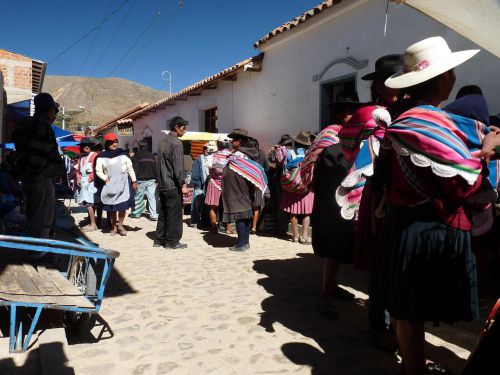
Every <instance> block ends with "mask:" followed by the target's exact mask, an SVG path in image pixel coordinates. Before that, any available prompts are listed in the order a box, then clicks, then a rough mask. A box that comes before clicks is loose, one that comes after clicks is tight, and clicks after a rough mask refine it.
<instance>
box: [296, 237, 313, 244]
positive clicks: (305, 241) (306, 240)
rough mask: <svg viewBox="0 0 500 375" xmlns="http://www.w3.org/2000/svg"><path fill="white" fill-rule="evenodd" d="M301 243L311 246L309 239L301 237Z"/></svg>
mask: <svg viewBox="0 0 500 375" xmlns="http://www.w3.org/2000/svg"><path fill="white" fill-rule="evenodd" d="M299 243H301V244H302V245H310V244H311V240H310V239H309V238H304V237H299Z"/></svg>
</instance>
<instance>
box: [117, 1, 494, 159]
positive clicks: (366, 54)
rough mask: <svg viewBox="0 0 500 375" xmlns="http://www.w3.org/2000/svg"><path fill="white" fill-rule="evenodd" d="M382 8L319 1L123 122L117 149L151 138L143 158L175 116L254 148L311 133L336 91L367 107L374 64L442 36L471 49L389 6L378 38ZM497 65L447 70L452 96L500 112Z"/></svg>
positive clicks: (481, 61) (486, 57)
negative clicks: (350, 91)
mask: <svg viewBox="0 0 500 375" xmlns="http://www.w3.org/2000/svg"><path fill="white" fill-rule="evenodd" d="M385 9H386V0H343V1H340V2H338V1H332V0H329V1H325V2H323V3H321V4H320V5H318V6H317V7H315V8H313V9H311V10H310V11H308V12H306V13H305V14H303V15H301V16H299V17H297V18H295V19H294V20H292V21H290V22H288V23H286V24H284V25H281V26H280V27H278V28H276V29H275V30H273V31H271V32H270V33H269V34H267V35H266V36H265V37H263V38H262V39H260V40H259V41H258V42H256V43H255V47H256V49H257V51H258V52H257V54H256V56H255V57H254V58H252V59H248V60H245V61H243V62H241V63H239V64H236V65H234V66H232V67H230V68H228V69H226V70H224V71H222V72H219V73H217V74H215V75H214V76H212V77H208V78H206V79H204V80H202V81H200V82H198V83H196V84H194V85H192V86H190V87H188V88H186V89H184V90H182V91H180V92H179V93H177V94H175V95H174V96H172V97H171V98H170V99H165V100H163V101H160V102H158V103H155V104H152V105H149V106H148V107H146V108H144V109H142V110H140V111H138V112H135V113H134V114H133V115H132V116H130V117H129V118H128V121H129V123H130V124H133V128H134V131H133V133H134V134H133V135H132V136H131V137H132V138H130V137H123V139H122V140H121V142H122V144H125V143H128V144H130V145H132V144H134V143H135V142H136V141H137V140H139V139H141V138H143V137H152V138H151V139H152V144H153V149H154V150H156V145H158V142H159V140H160V138H161V137H162V133H161V130H163V129H165V127H166V123H167V120H169V119H170V118H172V117H174V116H178V115H179V116H182V117H184V118H185V119H187V120H188V121H189V122H190V126H189V130H195V131H205V130H209V131H217V130H218V131H219V132H224V133H227V132H229V131H230V130H232V129H233V128H245V129H247V130H248V131H249V133H250V135H252V136H254V137H256V138H257V139H259V141H260V142H261V144H262V146H263V147H268V146H270V145H272V144H274V143H275V142H276V141H277V140H278V139H279V137H280V135H281V134H283V133H289V134H292V135H294V134H296V133H297V132H299V131H300V130H302V129H304V130H311V131H316V130H319V129H320V128H321V127H322V126H325V125H328V123H329V121H330V119H329V118H328V117H329V112H328V110H327V108H326V105H327V104H328V103H329V102H331V101H332V100H333V99H332V98H333V97H334V96H335V93H336V92H338V91H339V90H341V89H342V88H343V87H344V86H345V87H350V88H354V89H356V90H357V92H358V94H359V97H360V100H361V101H368V100H369V99H370V90H369V85H370V82H366V81H362V80H361V79H360V77H362V76H363V75H364V74H366V73H369V72H371V71H373V69H374V64H375V60H376V59H377V58H379V57H381V56H383V55H387V54H393V53H403V52H404V50H405V49H406V47H407V46H409V45H410V44H413V43H415V42H417V41H419V40H422V39H424V38H427V37H430V36H437V35H440V36H443V37H444V38H445V39H446V40H447V42H448V44H449V45H450V47H451V49H452V50H462V49H473V48H479V47H478V46H477V45H475V44H474V43H472V42H470V41H469V40H467V39H465V38H464V37H462V36H460V35H459V34H457V33H456V32H454V31H452V30H451V29H449V28H447V27H445V26H443V25H442V24H440V23H438V22H437V21H434V20H433V19H431V18H428V17H427V16H425V15H423V14H421V13H419V12H417V11H416V10H414V9H412V8H410V7H408V6H396V5H394V4H391V5H390V6H389V14H388V24H387V34H386V36H384V22H385ZM499 73H500V59H498V58H497V57H495V56H493V55H492V54H490V53H489V52H487V51H484V50H483V51H481V52H480V53H479V54H478V55H476V56H475V57H474V58H473V59H472V60H470V61H469V62H467V63H465V64H463V65H461V66H459V67H458V68H456V75H457V81H456V84H455V89H454V91H453V92H452V96H451V98H454V96H455V94H456V91H457V90H458V89H459V88H460V87H462V86H464V85H468V84H476V85H479V86H480V87H481V88H482V89H483V93H484V95H485V97H486V98H487V100H488V102H489V105H490V112H491V113H497V112H500V99H498V98H500V85H499V84H498V79H497V76H498V74H499Z"/></svg>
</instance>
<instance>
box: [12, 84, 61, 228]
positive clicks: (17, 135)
mask: <svg viewBox="0 0 500 375" xmlns="http://www.w3.org/2000/svg"><path fill="white" fill-rule="evenodd" d="M34 103H35V115H34V116H33V117H28V118H26V119H24V120H23V121H21V122H20V123H19V124H17V126H16V129H15V130H14V133H13V135H12V138H13V140H14V144H15V147H16V153H17V159H18V167H19V172H20V175H21V180H22V182H23V188H24V193H25V195H26V216H27V218H28V223H29V225H30V232H29V233H30V235H31V236H33V237H38V238H47V237H48V236H49V229H48V228H47V226H49V225H53V223H54V220H55V205H56V196H55V190H54V183H53V179H54V177H60V176H64V175H65V174H66V170H65V167H64V163H63V160H62V158H61V156H60V155H59V150H58V146H57V142H56V137H55V135H54V131H53V130H52V123H53V122H54V121H55V119H56V114H57V112H59V104H57V103H56V102H55V101H54V99H53V98H52V96H51V95H50V94H47V93H44V92H43V93H40V94H38V95H37V96H35V98H34Z"/></svg>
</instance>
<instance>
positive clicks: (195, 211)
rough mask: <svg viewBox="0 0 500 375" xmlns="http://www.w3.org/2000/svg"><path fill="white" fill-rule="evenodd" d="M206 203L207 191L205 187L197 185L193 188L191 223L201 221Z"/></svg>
mask: <svg viewBox="0 0 500 375" xmlns="http://www.w3.org/2000/svg"><path fill="white" fill-rule="evenodd" d="M204 204H205V191H204V190H203V189H200V188H197V187H195V188H194V190H193V198H192V201H191V222H190V224H191V225H193V224H198V223H199V222H200V218H201V214H202V209H203V205H204Z"/></svg>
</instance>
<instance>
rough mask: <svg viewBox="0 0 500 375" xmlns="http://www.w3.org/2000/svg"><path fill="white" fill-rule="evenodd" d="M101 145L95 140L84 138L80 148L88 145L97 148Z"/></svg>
mask: <svg viewBox="0 0 500 375" xmlns="http://www.w3.org/2000/svg"><path fill="white" fill-rule="evenodd" d="M98 143H99V141H98V140H97V139H95V138H90V137H89V138H87V137H85V138H82V140H81V141H80V146H83V145H88V146H95V145H97V144H98Z"/></svg>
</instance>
